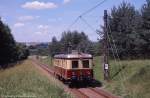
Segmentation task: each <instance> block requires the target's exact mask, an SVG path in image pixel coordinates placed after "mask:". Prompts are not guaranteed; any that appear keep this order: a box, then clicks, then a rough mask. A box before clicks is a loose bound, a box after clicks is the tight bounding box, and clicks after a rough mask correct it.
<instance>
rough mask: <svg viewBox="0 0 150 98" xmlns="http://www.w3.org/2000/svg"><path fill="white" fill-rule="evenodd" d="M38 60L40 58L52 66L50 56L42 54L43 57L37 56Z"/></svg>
mask: <svg viewBox="0 0 150 98" xmlns="http://www.w3.org/2000/svg"><path fill="white" fill-rule="evenodd" d="M39 60H40V61H41V62H42V63H44V64H46V65H48V66H49V67H52V59H51V57H50V56H44V57H42V56H41V57H40V58H39Z"/></svg>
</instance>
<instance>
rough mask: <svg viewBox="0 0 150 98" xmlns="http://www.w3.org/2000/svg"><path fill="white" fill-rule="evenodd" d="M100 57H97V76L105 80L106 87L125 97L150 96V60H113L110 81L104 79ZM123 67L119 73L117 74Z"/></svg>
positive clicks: (141, 97) (147, 97)
mask: <svg viewBox="0 0 150 98" xmlns="http://www.w3.org/2000/svg"><path fill="white" fill-rule="evenodd" d="M100 59H101V58H100V57H95V58H94V62H95V67H94V69H95V78H96V79H98V80H100V81H101V82H103V86H104V87H105V89H107V90H109V91H111V92H113V93H114V94H117V95H120V96H123V97H124V98H150V60H125V61H121V62H120V63H119V62H117V63H115V61H113V60H111V61H110V68H111V77H113V79H112V81H111V82H110V83H107V82H106V81H104V80H103V72H102V65H100V64H102V63H101V62H100ZM120 68H123V69H122V71H121V72H120V73H119V74H116V73H117V72H118V71H119V69H120Z"/></svg>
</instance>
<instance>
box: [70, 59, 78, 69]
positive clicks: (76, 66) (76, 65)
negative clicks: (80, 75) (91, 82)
mask: <svg viewBox="0 0 150 98" xmlns="http://www.w3.org/2000/svg"><path fill="white" fill-rule="evenodd" d="M73 62H76V63H77V64H73ZM74 65H75V67H74ZM71 67H72V68H73V69H76V68H79V61H78V60H71Z"/></svg>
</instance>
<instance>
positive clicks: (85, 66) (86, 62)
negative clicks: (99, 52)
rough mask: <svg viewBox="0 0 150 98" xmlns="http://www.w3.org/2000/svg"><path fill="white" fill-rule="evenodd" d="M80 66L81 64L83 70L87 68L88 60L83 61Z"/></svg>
mask: <svg viewBox="0 0 150 98" xmlns="http://www.w3.org/2000/svg"><path fill="white" fill-rule="evenodd" d="M82 64H83V68H89V60H83V61H82Z"/></svg>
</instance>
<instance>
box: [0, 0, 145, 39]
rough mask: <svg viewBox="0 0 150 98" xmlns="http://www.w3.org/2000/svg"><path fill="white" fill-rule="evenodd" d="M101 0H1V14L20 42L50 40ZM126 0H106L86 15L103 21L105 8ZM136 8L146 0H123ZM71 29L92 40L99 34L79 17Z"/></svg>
mask: <svg viewBox="0 0 150 98" xmlns="http://www.w3.org/2000/svg"><path fill="white" fill-rule="evenodd" d="M101 1H102V0H1V3H0V17H1V18H2V20H3V21H4V22H5V23H6V24H8V25H9V26H10V28H11V30H12V34H13V36H14V37H15V40H16V41H18V42H48V41H51V38H52V37H53V36H56V37H57V38H58V39H60V37H61V34H62V32H63V31H64V30H67V29H68V26H69V25H70V24H71V23H72V22H73V21H74V20H75V19H76V18H77V17H78V16H79V15H80V14H81V13H83V12H85V11H86V10H88V9H89V8H91V7H93V6H95V5H96V4H97V3H99V2H101ZM122 1H123V0H106V2H105V3H103V4H102V5H101V6H99V7H98V8H96V9H95V10H93V11H92V12H90V13H88V14H87V15H85V16H84V17H83V18H84V19H85V20H86V21H87V22H88V23H89V24H90V25H91V26H92V27H93V28H94V30H96V29H99V27H100V25H103V19H102V16H103V11H104V10H105V9H107V10H108V11H109V12H110V10H111V8H112V7H113V6H118V5H119V4H120V3H121V2H122ZM124 1H127V2H130V3H131V4H133V5H134V6H135V7H136V9H140V7H141V6H142V5H143V4H144V3H145V2H146V0H124ZM69 29H70V30H78V31H84V32H85V33H86V34H87V35H88V36H89V38H90V40H93V41H97V39H98V35H97V34H96V32H94V30H92V29H90V28H89V27H88V26H87V25H86V24H85V23H83V22H82V21H81V20H79V21H78V22H77V23H76V24H75V25H73V26H72V27H71V28H69Z"/></svg>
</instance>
